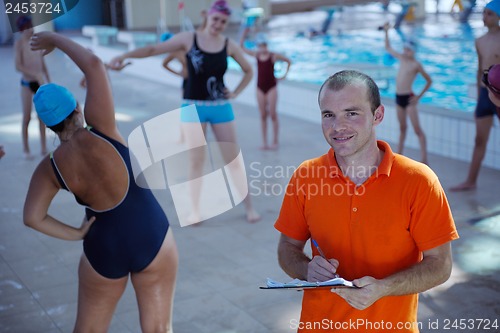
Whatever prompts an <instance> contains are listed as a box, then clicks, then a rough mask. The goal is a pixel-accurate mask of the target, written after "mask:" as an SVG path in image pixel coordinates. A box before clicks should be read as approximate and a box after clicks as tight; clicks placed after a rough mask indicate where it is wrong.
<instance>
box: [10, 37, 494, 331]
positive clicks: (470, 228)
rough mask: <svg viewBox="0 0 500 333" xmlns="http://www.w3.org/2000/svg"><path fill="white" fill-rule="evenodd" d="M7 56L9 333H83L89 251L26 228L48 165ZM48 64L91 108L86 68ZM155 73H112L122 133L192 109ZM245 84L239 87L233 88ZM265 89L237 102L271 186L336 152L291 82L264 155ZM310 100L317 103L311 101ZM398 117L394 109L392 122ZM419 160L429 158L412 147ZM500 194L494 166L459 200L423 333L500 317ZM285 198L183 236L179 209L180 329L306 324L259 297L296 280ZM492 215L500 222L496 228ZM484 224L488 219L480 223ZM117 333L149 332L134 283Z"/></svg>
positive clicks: (71, 208) (276, 299)
mask: <svg viewBox="0 0 500 333" xmlns="http://www.w3.org/2000/svg"><path fill="white" fill-rule="evenodd" d="M100 52H101V50H99V55H100V56H102V57H103V59H104V58H105V57H106V56H109V54H108V53H106V52H107V51H106V50H102V52H103V53H100ZM0 59H2V62H0V72H1V73H2V75H1V76H0V101H2V108H0V143H1V144H3V145H4V146H5V147H6V150H7V155H6V156H5V157H4V158H3V159H2V160H0V184H1V185H0V332H15V333H17V332H23V333H29V332H33V333H35V332H36V333H39V332H46V333H56V332H57V333H60V332H71V331H72V327H73V324H74V320H75V312H76V299H77V273H76V272H77V264H78V260H79V257H80V254H81V247H82V245H81V242H68V241H62V240H57V239H53V238H50V237H47V236H45V235H42V234H39V233H37V232H35V231H33V230H30V229H28V228H27V227H25V226H24V225H23V223H22V209H23V202H24V198H25V195H26V191H27V188H28V184H29V179H30V176H31V174H32V172H33V170H34V168H35V167H36V165H37V164H38V162H39V160H40V158H37V159H36V160H34V161H26V160H24V159H23V157H22V154H21V151H22V148H21V147H22V146H21V140H20V137H21V135H20V123H21V112H20V109H21V106H20V98H19V87H18V82H19V75H18V73H16V72H15V71H14V68H13V67H14V66H13V50H12V47H10V46H6V47H0ZM47 63H48V67H49V70H50V73H51V76H52V79H53V81H54V82H57V83H59V84H62V85H65V86H67V87H68V88H69V89H70V90H71V91H73V92H74V93H75V95H76V97H77V99H78V100H80V101H82V100H83V98H84V90H83V89H81V88H80V87H78V82H79V79H80V78H81V74H80V72H79V70H78V69H77V68H76V67H75V66H74V65H73V64H71V62H70V61H69V60H68V59H67V58H66V57H65V56H63V55H62V54H61V53H58V52H54V53H53V54H51V55H49V56H47ZM153 65H154V64H148V63H147V62H146V61H134V64H133V65H132V66H130V68H128V69H127V71H125V72H122V73H114V72H111V73H110V78H111V81H112V85H113V92H114V96H115V104H116V111H117V114H118V116H117V119H118V124H119V128H120V131H121V132H122V133H123V134H124V136H127V135H128V134H129V133H130V132H131V131H132V130H133V129H134V128H136V127H137V126H139V125H140V124H142V123H143V122H145V121H146V120H149V119H151V118H153V117H154V116H156V115H159V114H162V113H164V112H167V111H169V110H173V109H176V108H178V106H179V104H180V90H179V88H178V87H179V86H180V81H177V80H175V79H173V78H172V77H169V75H168V74H167V73H166V72H164V71H162V70H160V69H158V67H156V72H154V75H151V74H149V67H150V66H153ZM137 72H142V73H143V76H142V77H141V76H139V74H138V73H137ZM231 75H237V74H231ZM236 78H237V76H234V77H233V76H232V77H230V78H228V82H229V85H231V82H233V81H232V80H235V79H236ZM164 80H165V81H164ZM253 85H254V83H252V84H251V85H250V87H249V88H248V89H247V91H245V93H244V94H242V95H241V96H240V97H239V98H238V99H237V100H236V101H235V102H234V109H235V113H236V127H237V133H238V138H239V143H240V146H241V149H242V153H243V157H244V159H245V163H246V165H247V175H248V178H249V181H250V182H255V183H254V185H256V186H257V187H259V186H262V181H263V179H262V178H261V177H258V173H259V171H262V170H263V168H264V167H268V168H270V169H268V170H277V171H278V170H280V169H281V168H284V167H285V168H286V167H294V166H297V165H298V164H299V163H300V162H302V161H303V160H305V159H309V158H312V157H316V156H319V155H321V154H323V153H325V152H326V150H327V149H328V147H327V145H326V143H325V141H324V138H323V136H322V133H321V128H320V127H319V125H318V123H316V122H313V121H304V119H301V118H297V117H296V116H295V117H292V116H289V115H287V114H286V113H285V112H283V108H284V107H286V108H291V109H292V110H291V112H292V113H294V114H296V115H297V114H301V113H304V112H314V111H312V110H314V109H315V104H311V105H305V106H304V105H303V104H310V103H309V102H307V101H308V100H307V99H308V98H310V95H311V94H310V93H307V94H305V95H304V94H301V90H303V89H311V87H306V86H305V85H303V86H301V85H297V84H286V83H285V84H283V85H282V86H280V100H281V101H284V100H288V101H290V100H292V99H293V101H296V103H288V104H280V110H279V111H280V121H281V124H280V129H281V134H280V138H281V147H280V149H279V150H278V151H277V152H263V151H260V150H259V149H258V147H259V145H260V124H259V118H258V112H257V110H256V106H255V102H254V95H253ZM299 101H306V102H301V103H300V104H299ZM305 107H307V109H304V108H305ZM392 111H393V109H391V106H390V105H388V110H387V113H390V112H392ZM380 131H382V128H381V129H380ZM36 133H37V122H36V120H34V121H33V122H32V123H31V125H30V134H31V135H30V138H31V140H30V142H31V147H32V151H33V153H35V154H38V152H39V147H38V139H37V135H36ZM389 142H390V143H391V144H393V143H394V142H393V141H389ZM498 145H499V146H500V144H498ZM48 146H49V149H54V148H55V147H56V140H55V139H54V138H53V135H49V137H48ZM407 154H408V156H410V157H413V158H416V157H417V156H418V151H415V150H413V149H411V148H410V149H408V150H407ZM430 166H431V167H432V168H433V170H434V171H435V172H436V173H437V175H438V176H439V178H440V181H441V183H442V185H443V187H444V188H445V189H447V188H449V187H450V186H452V185H454V184H456V183H458V182H460V181H461V180H462V179H463V178H464V176H465V174H466V172H467V168H468V163H465V162H462V161H458V160H456V159H451V158H446V157H443V156H439V155H436V154H431V155H430ZM288 176H289V175H285V176H284V177H280V176H277V177H272V179H269V181H270V182H271V183H272V184H278V186H277V188H280V186H284V185H285V184H286V182H287V180H288V179H287V178H288ZM499 185H500V171H499V170H495V169H492V168H488V167H485V168H483V169H482V171H481V174H480V179H479V184H478V189H477V190H475V191H471V192H465V193H452V192H447V195H448V199H449V202H450V205H451V208H452V211H453V214H454V217H455V221H456V225H457V228H458V231H459V233H460V236H461V238H460V239H459V240H457V241H455V242H454V243H453V255H454V268H453V272H452V277H451V278H450V280H449V281H447V282H446V283H445V284H443V285H442V286H439V287H437V288H434V289H432V290H430V291H427V292H424V293H422V294H421V297H420V308H419V322H421V323H422V329H421V332H440V331H443V330H444V324H445V322H446V320H452V321H453V320H454V319H458V320H460V319H463V320H465V321H468V320H471V319H472V320H479V319H489V320H500V287H499V286H500V275H499V274H498V273H499V272H500V260H499V258H500V254H499V252H498V251H499V250H498V249H499V237H500V221H499V216H498V213H499V212H500V203H499V200H498V196H497V194H498V186H499ZM251 193H252V190H251ZM275 194H276V195H273V194H261V195H253V198H252V199H253V200H254V205H255V207H256V209H257V210H258V211H259V212H260V213H261V214H262V220H261V221H260V222H258V223H256V224H248V223H246V222H245V220H244V210H243V208H242V207H241V205H240V206H238V207H236V208H234V209H232V210H230V211H228V212H226V213H224V214H223V215H221V216H219V217H217V218H213V219H211V220H209V221H206V222H205V223H203V224H202V225H201V226H199V227H187V228H181V227H180V226H179V223H178V219H177V216H176V215H175V213H174V212H173V211H172V209H170V210H169V213H168V216H169V219H170V220H171V223H172V229H173V231H174V234H175V237H176V240H177V244H178V248H179V255H180V266H179V273H178V280H177V288H176V295H175V304H174V330H175V332H177V333H284V332H293V330H292V329H290V321H291V320H293V319H298V315H299V312H300V298H301V293H299V292H293V291H262V290H259V289H258V287H259V286H261V285H263V284H264V283H265V278H266V277H272V278H274V279H277V280H287V279H288V278H287V277H286V275H285V274H284V273H283V272H282V271H281V270H280V268H279V266H278V263H277V259H276V245H277V241H278V237H279V234H278V232H277V231H275V230H274V228H273V223H274V221H275V219H276V217H277V215H278V212H279V209H280V205H281V200H282V193H279V192H278V193H275ZM159 197H160V198H163V200H162V204H164V205H165V206H166V207H167V208H168V207H172V202H171V199H170V197H169V195H168V193H159ZM381 205H382V206H383V202H381ZM50 213H51V214H53V215H54V216H56V217H58V218H61V219H63V220H64V221H67V222H68V223H73V224H74V225H77V224H79V223H80V221H81V218H80V216H83V210H82V208H81V207H79V206H78V205H76V204H75V203H74V199H73V198H72V197H71V196H70V195H69V194H67V193H62V192H61V193H60V194H58V196H57V197H56V200H55V201H54V204H53V206H52V208H51V211H50ZM488 216H496V217H493V218H490V219H485V217H488ZM478 220H481V222H479V223H473V222H475V221H478ZM430 323H433V325H435V324H434V323H437V324H438V327H437V329H435V327H436V326H431V327H430V326H429V324H430ZM499 324H500V323H499ZM475 325H476V326H475V329H471V330H466V331H464V330H455V329H451V330H449V331H451V332H459V331H461V332H469V331H470V332H493V331H495V330H491V329H490V330H485V329H478V328H477V327H478V326H477V322H476V324H475ZM482 327H484V326H482ZM110 332H116V333H129V332H140V327H139V320H138V312H137V306H136V303H135V298H134V294H133V289H132V288H131V286H130V285H129V286H128V288H127V290H126V292H125V294H124V295H123V297H122V299H121V301H120V303H119V305H118V308H117V310H116V313H115V315H114V317H113V321H112V324H111V328H110Z"/></svg>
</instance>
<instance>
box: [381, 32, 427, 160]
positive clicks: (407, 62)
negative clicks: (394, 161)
mask: <svg viewBox="0 0 500 333" xmlns="http://www.w3.org/2000/svg"><path fill="white" fill-rule="evenodd" d="M383 28H384V31H385V49H386V50H387V52H389V54H390V55H392V56H393V57H394V58H396V59H398V60H399V62H400V64H399V70H398V74H397V77H396V109H397V112H398V120H399V129H400V133H399V144H398V150H397V152H398V153H399V154H402V153H403V148H404V142H405V139H406V131H407V122H406V117H407V115H409V117H410V121H411V124H412V125H413V129H414V130H415V134H416V135H417V137H418V141H419V143H420V153H421V159H420V161H421V162H422V163H425V164H428V160H427V142H426V138H425V133H424V131H423V130H422V128H421V127H420V121H419V119H418V111H417V104H418V101H419V100H420V98H421V97H422V96H423V95H424V94H425V92H426V91H427V90H428V89H429V88H430V86H431V84H432V79H431V77H430V76H429V74H427V72H426V71H425V70H424V67H423V66H422V64H421V63H420V62H418V61H417V60H416V59H415V46H416V45H415V43H413V42H411V41H406V42H405V44H404V49H403V53H399V52H396V51H395V50H394V49H393V48H392V46H391V43H390V41H389V33H388V31H389V28H390V26H389V23H386V24H384V27H383ZM418 73H420V74H422V76H423V77H424V79H425V81H426V85H425V87H424V88H423V89H422V91H421V92H420V94H418V95H415V94H414V93H413V90H412V86H413V82H415V78H416V77H417V75H418Z"/></svg>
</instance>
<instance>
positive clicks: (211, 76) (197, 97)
mask: <svg viewBox="0 0 500 333" xmlns="http://www.w3.org/2000/svg"><path fill="white" fill-rule="evenodd" d="M230 15H231V10H230V8H229V7H228V6H227V3H226V1H223V0H218V1H215V2H214V3H213V4H212V6H211V7H210V9H209V10H208V11H207V24H206V26H205V27H204V28H203V30H201V31H196V32H181V33H178V34H177V35H175V36H173V37H171V38H170V39H169V40H167V41H165V42H163V43H160V44H155V45H150V46H146V47H142V48H139V49H136V50H133V51H130V52H127V53H125V54H123V55H121V56H118V57H115V58H114V59H112V60H111V62H110V63H109V65H108V66H109V67H110V68H111V69H121V68H123V64H124V61H125V60H126V59H129V58H146V57H150V56H154V55H159V54H163V53H172V52H177V51H182V52H184V53H185V54H186V63H187V69H188V78H187V80H186V86H185V89H184V100H183V104H182V106H183V109H182V111H181V121H182V122H183V124H184V125H185V127H184V130H185V131H184V133H192V132H193V131H190V130H189V127H188V126H189V124H191V125H193V124H194V125H195V126H197V127H199V126H198V124H200V123H201V127H202V129H203V132H204V133H206V131H207V126H208V125H209V124H210V126H211V128H212V130H213V132H214V134H215V137H216V140H217V141H218V142H229V143H236V142H237V140H236V133H235V126H234V113H233V108H232V105H231V103H230V102H229V100H231V99H233V98H236V96H238V95H239V94H240V93H241V91H243V89H245V87H246V86H247V85H248V84H249V83H250V81H251V80H252V67H251V66H250V64H249V63H248V61H247V60H246V59H245V56H244V55H243V52H242V50H241V48H240V47H239V46H238V45H237V44H236V43H235V42H233V41H232V40H230V39H228V38H227V37H225V36H224V35H223V34H222V33H223V32H224V30H225V29H226V26H227V24H228V23H229V16H230ZM228 56H229V57H232V58H233V59H234V60H235V61H236V62H237V63H238V64H239V65H240V67H241V69H242V71H243V77H242V79H241V80H240V82H239V83H238V85H237V86H236V88H235V89H234V90H233V91H230V90H229V89H228V88H227V87H226V86H225V84H224V74H225V73H226V70H227V57H228ZM193 104H194V105H195V106H196V111H197V114H193V113H190V112H188V111H186V109H187V108H184V106H188V105H193ZM196 123H197V124H196ZM186 130H187V132H186ZM186 140H187V141H188V142H189V140H196V139H194V138H192V137H190V135H187V134H186ZM200 155H201V156H200ZM227 156H232V157H231V158H234V156H236V154H233V153H228V154H227ZM204 158H205V157H204V155H203V154H197V155H196V156H194V157H193V158H192V162H193V163H191V170H190V179H197V178H199V177H201V176H202V175H203V159H204ZM224 158H225V160H226V162H228V157H226V156H225V157H224ZM238 169H240V170H241V169H242V166H241V165H239V164H237V163H234V164H231V165H230V170H231V171H234V170H236V171H235V173H236V172H237V170H238ZM241 183H242V182H241ZM199 184H200V183H199V182H191V185H192V187H191V196H192V198H191V199H192V207H191V208H192V211H193V214H192V216H190V217H189V218H188V220H190V221H192V223H195V222H199V221H202V220H203V219H204V217H203V216H200V215H199V207H200V203H199V197H198V193H199V192H200V189H201V187H200V186H199ZM246 186H247V184H237V185H236V187H238V189H239V190H240V192H244V191H243V190H241V189H242V188H245V187H246ZM244 203H245V209H246V217H247V220H248V221H249V222H255V221H257V220H259V219H260V216H259V214H258V213H257V212H256V211H255V210H254V209H253V206H252V203H251V199H250V195H247V196H246V197H245V200H244Z"/></svg>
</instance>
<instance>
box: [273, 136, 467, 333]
mask: <svg viewBox="0 0 500 333" xmlns="http://www.w3.org/2000/svg"><path fill="white" fill-rule="evenodd" d="M378 147H379V149H381V150H382V151H384V157H383V159H382V162H381V163H380V165H379V166H378V168H377V169H375V170H374V173H373V174H372V175H371V176H370V177H369V178H368V179H367V180H366V181H365V182H364V183H363V185H361V186H359V187H356V185H355V184H354V183H353V182H352V181H351V180H350V179H349V178H347V177H344V176H343V173H342V171H341V170H340V168H339V166H338V164H337V162H336V160H335V156H334V151H333V149H330V150H329V151H328V153H327V154H325V155H323V156H321V157H318V158H315V159H312V160H308V161H305V162H303V163H302V164H301V165H300V166H299V168H298V169H297V170H296V171H295V173H294V174H293V176H292V178H291V180H290V182H289V184H288V187H287V192H286V194H285V197H284V199H283V205H282V207H281V211H280V215H279V217H278V220H277V221H276V223H275V228H276V229H277V230H279V231H280V232H281V233H283V234H284V235H286V236H288V237H291V238H293V239H297V240H303V241H305V240H308V239H309V238H313V239H315V240H316V241H317V242H318V245H319V246H320V247H321V249H322V250H323V252H324V253H325V255H326V257H328V258H335V259H337V260H338V261H339V263H340V264H339V267H338V270H337V273H338V274H340V276H342V277H343V278H345V279H348V280H354V279H357V278H361V277H363V276H372V277H374V278H377V279H381V278H384V277H387V276H389V275H391V274H393V273H396V272H398V271H401V270H404V269H406V268H408V267H410V266H412V265H414V264H415V263H418V262H419V261H421V260H422V252H423V251H426V250H430V249H432V248H434V247H437V246H439V245H442V244H445V243H447V242H449V241H451V240H454V239H457V238H458V233H457V231H456V228H455V224H454V221H453V217H452V215H451V211H450V208H449V205H448V201H447V199H446V195H445V193H444V191H443V188H442V187H441V184H440V183H439V180H438V178H437V176H436V175H435V174H434V172H433V171H432V170H431V169H430V168H428V167H427V166H426V165H424V164H421V163H418V162H415V161H413V160H411V159H409V158H407V157H404V156H402V155H399V154H394V153H393V152H392V150H391V148H390V146H389V145H388V144H387V143H385V142H383V141H378ZM312 252H313V255H319V254H318V252H317V250H316V248H315V247H312ZM417 305H418V295H417V294H413V295H405V296H389V297H384V298H382V299H380V300H378V301H377V302H375V303H374V304H373V305H372V306H370V307H369V308H367V309H365V310H357V309H355V308H353V307H351V306H350V305H349V304H348V303H347V302H346V301H345V300H344V299H342V298H341V297H340V296H338V295H336V294H334V293H331V292H330V290H329V289H326V290H325V289H322V290H306V291H304V297H303V301H302V313H301V318H300V321H298V320H295V321H294V320H292V321H291V326H294V328H298V332H335V331H341V332H364V333H365V332H384V331H385V332H388V331H393V332H394V331H397V332H418V331H419V330H418V328H419V327H418V323H417ZM422 324H423V323H422Z"/></svg>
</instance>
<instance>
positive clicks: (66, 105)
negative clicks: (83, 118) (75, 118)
mask: <svg viewBox="0 0 500 333" xmlns="http://www.w3.org/2000/svg"><path fill="white" fill-rule="evenodd" d="M33 103H34V104H35V109H36V113H38V118H40V119H41V120H42V121H43V123H44V124H45V125H47V126H49V127H50V126H54V125H57V124H59V123H60V122H62V121H63V120H64V119H66V118H67V117H68V116H69V115H70V114H71V112H73V111H74V110H75V109H76V99H75V98H74V97H73V95H72V94H71V93H70V92H69V90H68V89H66V88H64V87H62V86H59V85H57V84H54V83H48V84H44V85H43V86H41V87H40V88H38V91H37V92H36V94H35V97H33Z"/></svg>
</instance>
